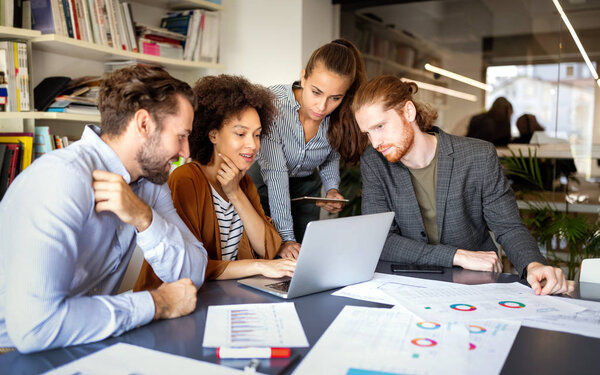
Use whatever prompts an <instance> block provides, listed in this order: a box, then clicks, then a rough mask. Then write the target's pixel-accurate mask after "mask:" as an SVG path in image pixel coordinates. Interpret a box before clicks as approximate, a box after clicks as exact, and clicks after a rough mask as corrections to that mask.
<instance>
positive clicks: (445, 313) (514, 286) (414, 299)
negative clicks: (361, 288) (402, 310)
mask: <svg viewBox="0 0 600 375" xmlns="http://www.w3.org/2000/svg"><path fill="white" fill-rule="evenodd" d="M381 290H383V291H384V292H386V293H387V294H389V295H390V296H391V297H392V298H394V299H395V300H396V301H397V302H398V303H401V304H402V305H403V306H404V307H406V308H407V309H409V310H410V311H412V312H413V313H415V314H416V315H417V316H419V317H421V318H423V319H425V320H431V319H434V320H435V319H438V320H445V321H457V320H458V321H472V320H481V319H510V320H514V319H517V320H521V319H523V318H526V317H530V316H538V315H548V314H566V315H568V314H574V313H577V312H580V311H583V310H584V309H585V308H584V307H581V306H578V305H575V304H572V303H569V302H565V300H564V299H562V298H558V297H553V296H536V295H535V294H534V293H533V291H532V290H531V288H528V287H526V286H524V285H522V284H519V283H493V284H481V285H455V284H448V286H445V287H440V288H418V287H414V286H409V285H402V284H394V283H388V284H385V285H383V286H382V287H381Z"/></svg>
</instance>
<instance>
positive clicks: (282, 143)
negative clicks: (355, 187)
mask: <svg viewBox="0 0 600 375" xmlns="http://www.w3.org/2000/svg"><path fill="white" fill-rule="evenodd" d="M293 87H294V86H293V85H291V84H290V85H275V86H271V87H269V89H270V90H271V91H272V92H273V94H275V97H276V102H275V105H276V106H277V109H278V111H279V113H278V115H277V117H276V119H275V122H274V123H273V124H272V126H271V129H270V134H269V135H268V136H266V137H264V138H263V139H262V142H261V147H260V152H259V154H258V157H257V162H258V163H259V165H260V169H261V174H262V178H263V180H264V182H265V184H266V185H267V187H268V192H269V208H270V209H271V217H272V218H273V222H274V224H275V228H276V229H277V231H278V232H279V234H280V235H281V237H282V239H283V241H295V240H296V238H295V236H294V225H293V221H292V209H291V203H290V189H289V178H290V177H307V176H310V175H311V174H312V173H313V172H314V170H315V168H319V173H320V175H321V181H322V182H323V187H324V189H325V192H327V191H329V190H331V189H337V188H338V187H339V184H340V171H339V161H340V155H339V154H338V153H337V152H335V151H333V150H332V149H331V146H330V145H329V141H328V140H327V129H328V128H329V116H326V117H325V118H324V119H323V120H322V121H321V124H320V125H319V130H318V131H317V134H316V135H315V136H314V138H312V139H311V140H310V141H309V142H308V143H306V142H305V141H304V129H303V128H302V123H300V118H299V117H298V110H299V109H300V104H299V103H298V102H297V101H296V98H295V97H294V92H293V91H292V88H293Z"/></svg>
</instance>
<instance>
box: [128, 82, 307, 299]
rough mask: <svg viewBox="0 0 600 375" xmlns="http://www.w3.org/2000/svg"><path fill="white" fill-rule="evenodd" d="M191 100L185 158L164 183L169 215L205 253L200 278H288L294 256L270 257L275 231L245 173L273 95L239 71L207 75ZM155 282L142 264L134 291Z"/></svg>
mask: <svg viewBox="0 0 600 375" xmlns="http://www.w3.org/2000/svg"><path fill="white" fill-rule="evenodd" d="M194 106H195V108H194V126H193V130H192V133H191V134H190V137H189V144H190V155H191V157H192V160H193V161H192V162H191V163H188V164H184V165H182V166H180V167H178V168H177V169H175V171H174V172H173V173H172V174H171V176H170V177H169V181H168V183H169V187H170V188H171V195H172V196H173V204H174V206H175V209H176V210H177V213H178V214H179V216H181V218H182V219H183V221H184V222H185V223H186V224H187V226H188V227H189V228H190V230H191V231H192V233H194V235H195V236H196V238H198V240H200V241H201V242H202V243H203V244H204V247H205V248H206V251H207V252H208V258H209V261H208V265H207V269H206V279H235V278H240V277H246V276H252V275H259V274H261V275H264V276H267V277H283V276H292V274H293V272H294V269H295V267H296V262H295V261H294V260H290V259H273V258H274V257H275V255H276V254H277V252H278V251H279V247H280V245H281V237H280V236H279V234H278V233H277V231H276V230H275V228H274V227H273V225H272V224H271V222H270V219H269V218H268V217H266V216H265V214H264V211H263V209H262V207H261V205H260V198H259V196H258V192H257V190H256V187H255V186H254V184H253V183H252V179H251V178H250V177H248V176H246V171H247V170H248V169H249V168H250V166H251V165H252V163H253V162H254V158H255V157H256V154H257V153H258V150H259V147H260V141H261V137H262V136H263V135H265V134H267V133H268V132H269V126H270V125H271V123H272V122H273V117H274V116H275V113H276V108H275V106H274V105H273V95H272V94H271V93H270V91H269V90H268V89H266V88H264V87H262V86H259V85H254V84H251V83H250V82H248V81H247V80H246V79H244V78H242V77H238V76H230V75H220V76H216V77H215V76H210V77H204V78H201V79H200V80H199V81H198V82H197V83H196V86H195V87H194ZM161 283H162V281H161V280H160V279H159V278H158V277H157V276H156V275H155V274H154V272H153V271H152V268H151V267H150V266H149V265H148V263H146V262H144V264H143V266H142V270H141V272H140V275H139V277H138V280H137V282H136V284H135V286H134V290H143V289H152V288H156V287H157V286H159V285H160V284H161Z"/></svg>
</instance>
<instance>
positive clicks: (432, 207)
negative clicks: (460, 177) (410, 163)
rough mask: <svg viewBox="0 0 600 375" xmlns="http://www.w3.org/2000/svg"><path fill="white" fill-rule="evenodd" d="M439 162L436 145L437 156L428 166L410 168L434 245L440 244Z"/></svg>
mask: <svg viewBox="0 0 600 375" xmlns="http://www.w3.org/2000/svg"><path fill="white" fill-rule="evenodd" d="M435 136H436V138H437V134H435ZM437 161H438V149H437V143H436V146H435V156H434V157H433V160H431V163H429V165H428V166H426V167H424V168H419V169H413V168H408V170H409V171H410V179H411V180H412V184H413V187H414V189H415V195H416V197H417V202H418V203H419V208H420V209H421V216H422V217H423V224H424V225H425V231H426V232H427V238H428V239H429V243H430V244H433V245H437V244H439V243H440V240H439V238H438V227H437V200H436V190H437Z"/></svg>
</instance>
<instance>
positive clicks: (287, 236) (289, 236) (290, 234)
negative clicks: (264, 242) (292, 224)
mask: <svg viewBox="0 0 600 375" xmlns="http://www.w3.org/2000/svg"><path fill="white" fill-rule="evenodd" d="M279 235H280V236H281V240H282V241H283V242H287V241H294V242H297V241H296V237H295V236H294V231H293V230H290V231H287V230H286V231H281V232H279Z"/></svg>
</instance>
